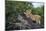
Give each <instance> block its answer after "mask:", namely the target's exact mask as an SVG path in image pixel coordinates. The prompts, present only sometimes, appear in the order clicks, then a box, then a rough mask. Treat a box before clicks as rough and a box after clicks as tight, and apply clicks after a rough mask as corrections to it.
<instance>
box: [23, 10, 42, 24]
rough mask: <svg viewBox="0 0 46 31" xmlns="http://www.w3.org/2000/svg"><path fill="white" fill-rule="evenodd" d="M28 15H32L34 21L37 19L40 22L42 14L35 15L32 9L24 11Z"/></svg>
mask: <svg viewBox="0 0 46 31" xmlns="http://www.w3.org/2000/svg"><path fill="white" fill-rule="evenodd" d="M24 14H26V16H27V17H30V18H31V19H32V21H36V23H38V24H40V20H41V16H40V15H33V14H32V13H31V11H26V12H24Z"/></svg>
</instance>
